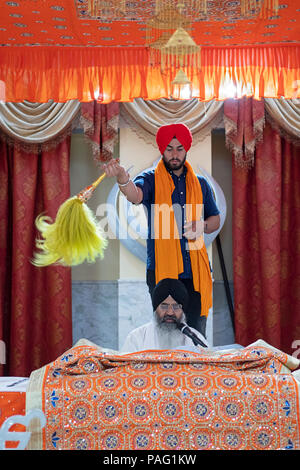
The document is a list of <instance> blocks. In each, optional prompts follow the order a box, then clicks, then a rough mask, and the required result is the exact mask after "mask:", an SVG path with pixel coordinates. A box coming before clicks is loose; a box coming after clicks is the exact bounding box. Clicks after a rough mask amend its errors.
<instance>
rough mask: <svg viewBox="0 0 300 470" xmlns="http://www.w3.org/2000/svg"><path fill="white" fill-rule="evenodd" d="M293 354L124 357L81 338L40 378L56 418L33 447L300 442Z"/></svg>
mask: <svg viewBox="0 0 300 470" xmlns="http://www.w3.org/2000/svg"><path fill="white" fill-rule="evenodd" d="M290 358H291V356H288V355H286V354H284V353H281V352H280V351H278V350H275V351H274V350H273V349H270V348H268V347H262V346H248V347H246V348H244V349H241V350H229V351H228V352H226V351H223V352H211V351H207V352H205V353H202V352H201V354H200V353H199V354H198V353H196V352H189V351H183V350H182V351H180V350H164V351H147V352H142V353H132V354H125V355H121V354H110V353H105V352H103V351H99V348H97V347H94V346H89V345H87V346H86V345H81V346H77V345H76V346H75V347H73V348H72V349H70V350H68V351H67V352H66V353H65V354H63V355H62V356H60V357H59V358H58V359H57V360H56V361H54V362H53V363H51V364H49V365H47V366H45V367H44V368H43V369H40V370H38V371H35V372H33V374H32V375H31V377H30V385H29V389H28V391H27V395H28V398H27V400H28V403H29V401H31V405H32V406H39V404H40V405H41V406H42V409H43V411H44V413H45V415H46V419H47V425H46V427H45V428H44V429H43V431H42V432H43V435H42V434H41V435H40V436H38V435H36V436H34V439H35V443H33V444H32V445H33V446H35V448H38V447H39V446H40V448H43V449H47V450H50V449H53V450H55V449H56V450H57V449H68V450H69V449H87V450H92V449H102V450H104V449H105V450H107V449H108V450H123V449H130V450H132V449H138V450H161V449H163V450H165V449H166V450H179V449H185V450H197V449H225V450H228V449H232V450H237V449H259V450H265V449H300V440H299V390H298V386H299V382H297V380H296V379H295V377H294V375H293V374H292V372H291V369H290V364H289V361H290ZM296 362H297V361H296ZM298 365H299V361H298V363H297V364H296V365H295V363H294V364H293V365H292V368H297V366H298ZM30 394H31V395H30ZM33 397H34V398H35V401H34V400H32V398H33ZM30 399H31V400H30ZM39 400H40V402H39ZM28 403H27V405H28Z"/></svg>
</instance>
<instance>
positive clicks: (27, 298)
mask: <svg viewBox="0 0 300 470" xmlns="http://www.w3.org/2000/svg"><path fill="white" fill-rule="evenodd" d="M69 155H70V137H67V138H66V139H65V140H64V141H63V142H62V143H60V144H59V145H58V146H57V147H56V148H55V149H53V150H49V151H43V152H41V153H40V154H29V153H28V152H24V151H23V150H21V149H20V148H19V146H15V147H13V146H11V145H7V144H6V143H5V142H4V141H2V140H1V141H0V339H1V341H2V345H3V343H5V350H6V358H5V364H2V365H1V366H0V370H1V374H2V375H6V376H7V375H10V376H25V377H28V376H29V374H30V373H31V372H32V370H34V369H37V368H39V367H41V366H43V365H45V364H47V363H49V362H51V361H53V360H54V359H55V358H56V357H58V356H59V355H60V354H61V353H63V352H64V351H65V350H67V349H69V348H70V347H71V345H72V313H71V272H70V269H69V268H64V267H56V266H50V267H47V268H36V267H34V266H33V265H32V264H31V262H30V260H31V258H32V255H33V251H34V249H35V238H36V235H37V233H36V230H35V225H34V221H35V218H36V216H37V215H38V214H40V213H41V212H45V213H46V214H47V215H50V216H51V217H52V218H53V219H55V216H56V213H57V209H58V207H59V206H60V204H62V202H64V201H65V200H66V199H67V198H68V197H69V196H70V185H69ZM2 362H3V361H2Z"/></svg>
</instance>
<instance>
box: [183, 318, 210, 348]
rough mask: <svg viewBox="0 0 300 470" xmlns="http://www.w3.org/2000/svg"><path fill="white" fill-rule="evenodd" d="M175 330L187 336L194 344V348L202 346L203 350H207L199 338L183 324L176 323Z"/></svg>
mask: <svg viewBox="0 0 300 470" xmlns="http://www.w3.org/2000/svg"><path fill="white" fill-rule="evenodd" d="M177 328H178V329H179V330H180V331H181V333H183V334H184V335H186V336H188V337H189V338H190V339H191V340H192V341H193V343H194V345H195V346H202V347H203V348H207V345H206V344H204V343H203V341H201V339H200V338H198V336H197V335H196V334H195V333H194V332H193V331H192V330H191V329H190V328H189V327H188V326H187V325H186V324H185V323H177Z"/></svg>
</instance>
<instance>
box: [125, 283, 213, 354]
mask: <svg viewBox="0 0 300 470" xmlns="http://www.w3.org/2000/svg"><path fill="white" fill-rule="evenodd" d="M188 300H189V296H188V292H187V290H186V288H185V286H184V284H183V283H182V282H181V281H179V280H178V279H162V280H161V281H160V282H159V283H158V284H157V285H156V286H155V288H154V290H153V294H152V305H153V312H154V314H153V319H152V321H151V322H149V323H146V324H145V325H142V326H140V327H138V328H136V329H135V330H133V331H131V332H130V333H129V335H128V336H127V338H126V340H125V343H124V345H123V347H122V349H121V351H122V352H123V353H124V352H127V353H132V352H137V351H143V350H147V349H150V350H151V349H152V350H153V349H175V348H176V349H180V347H184V348H185V349H187V348H189V347H190V348H191V349H193V350H194V349H195V342H194V341H193V340H192V339H191V336H193V335H195V336H194V340H195V341H196V343H197V344H198V345H200V347H201V345H202V347H207V346H208V343H207V340H206V339H205V338H204V336H202V335H201V333H199V331H197V330H195V329H194V328H191V327H188V326H187V325H186V323H185V322H186V318H185V314H184V311H185V309H186V307H187V305H188ZM179 325H180V327H179ZM188 335H189V336H188ZM197 340H198V342H197ZM197 347H198V346H197Z"/></svg>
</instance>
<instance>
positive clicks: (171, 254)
mask: <svg viewBox="0 0 300 470" xmlns="http://www.w3.org/2000/svg"><path fill="white" fill-rule="evenodd" d="M185 166H186V167H187V173H186V207H187V212H186V215H187V222H189V221H192V220H199V218H200V214H197V208H199V207H201V208H202V204H203V195H202V190H201V185H200V182H199V180H198V178H197V176H196V175H195V173H194V170H193V169H192V167H191V165H190V164H189V163H188V162H185ZM174 189H175V185H174V182H173V179H172V176H171V175H170V174H169V172H168V171H167V170H166V167H165V165H164V162H163V160H160V161H159V163H158V165H157V167H156V169H155V209H154V234H155V278H156V283H158V282H159V281H160V280H161V279H165V278H172V279H178V276H179V274H180V273H182V272H183V260H182V253H181V247H180V240H179V234H178V229H177V225H176V220H175V216H174V210H173V208H172V193H173V191H174ZM199 205H200V206H199ZM188 243H189V250H190V258H191V266H192V273H193V283H194V289H195V290H196V291H197V292H200V293H201V315H204V316H207V315H208V312H209V309H210V308H211V306H212V277H211V271H210V265H209V259H208V255H207V251H206V247H205V244H204V240H203V236H201V237H200V238H198V239H196V240H195V241H191V240H189V241H188Z"/></svg>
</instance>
